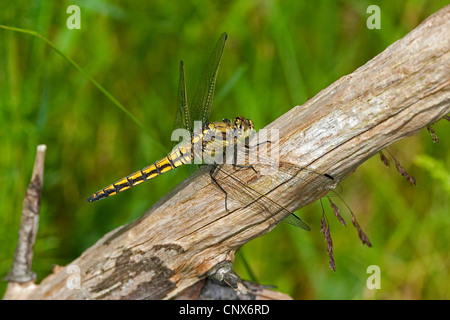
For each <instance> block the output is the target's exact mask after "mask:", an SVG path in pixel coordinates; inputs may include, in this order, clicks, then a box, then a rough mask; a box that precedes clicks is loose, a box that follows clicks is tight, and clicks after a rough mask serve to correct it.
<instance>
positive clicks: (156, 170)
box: [87, 146, 192, 202]
mask: <svg viewBox="0 0 450 320" xmlns="http://www.w3.org/2000/svg"><path fill="white" fill-rule="evenodd" d="M191 160H192V156H191V147H190V146H189V147H187V146H181V147H178V148H177V149H175V150H174V151H172V152H171V153H170V154H169V155H168V156H166V157H164V158H162V159H161V160H159V161H156V162H155V163H153V164H151V165H149V166H147V167H145V168H144V169H142V170H139V171H137V172H135V173H133V174H130V175H129V176H127V177H125V178H122V179H120V180H119V181H117V182H115V183H113V184H110V185H109V186H107V187H106V188H103V189H102V190H100V191H97V192H96V193H94V194H93V195H91V196H90V197H89V198H88V199H87V201H89V202H93V201H97V200H100V199H103V198H107V197H109V196H112V195H115V194H117V193H119V192H122V191H124V190H127V189H129V188H131V187H134V186H136V185H138V184H140V183H142V182H144V181H147V180H150V179H153V178H155V177H157V176H159V175H160V174H163V173H165V172H168V171H170V170H172V169H175V168H178V167H179V166H182V165H184V164H186V163H190V162H191Z"/></svg>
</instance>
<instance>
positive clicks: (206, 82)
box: [190, 33, 227, 127]
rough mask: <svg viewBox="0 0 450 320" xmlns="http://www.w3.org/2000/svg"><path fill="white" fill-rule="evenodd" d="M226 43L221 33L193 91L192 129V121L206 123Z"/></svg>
mask: <svg viewBox="0 0 450 320" xmlns="http://www.w3.org/2000/svg"><path fill="white" fill-rule="evenodd" d="M226 41H227V34H226V33H223V34H222V35H221V37H220V39H219V41H217V44H216V47H215V48H214V51H213V52H212V54H211V57H210V58H209V61H208V64H207V65H206V68H205V71H204V72H203V75H202V78H201V80H200V83H199V85H198V87H197V91H195V94H194V98H193V99H192V104H191V118H190V121H191V127H193V121H196V120H201V121H202V123H206V122H207V121H208V118H209V114H210V113H211V107H212V103H213V98H214V88H215V86H216V79H217V72H218V70H219V65H220V60H221V59H222V54H223V50H224V48H225V43H226Z"/></svg>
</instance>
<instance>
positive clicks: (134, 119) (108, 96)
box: [0, 25, 166, 153]
mask: <svg viewBox="0 0 450 320" xmlns="http://www.w3.org/2000/svg"><path fill="white" fill-rule="evenodd" d="M0 29H5V30H11V31H15V32H20V33H25V34H29V35H31V36H34V37H37V38H39V39H41V40H43V41H44V42H45V43H47V44H48V45H49V46H50V47H51V48H52V49H53V50H55V51H56V52H57V53H58V54H59V55H60V56H61V57H63V58H64V59H65V60H66V61H67V62H69V64H70V65H71V66H72V67H74V68H75V69H77V70H78V71H79V72H80V73H81V74H82V75H83V76H85V77H86V78H87V79H88V80H89V81H90V82H91V83H92V84H93V85H94V86H95V87H97V89H98V90H100V91H101V92H102V93H103V94H104V95H105V96H106V97H107V98H108V99H109V100H111V101H112V103H114V104H115V105H116V106H117V107H118V108H119V109H120V110H122V111H123V112H124V113H125V114H126V115H127V116H128V117H129V118H130V119H131V120H133V122H134V123H136V124H137V125H138V126H139V127H140V128H141V129H142V130H143V131H144V132H145V133H146V134H147V135H148V136H149V137H150V139H151V140H152V142H153V143H154V144H155V145H156V146H157V147H158V148H159V149H160V150H161V151H162V152H164V153H165V152H166V147H164V146H163V145H162V144H161V143H160V142H159V141H158V140H156V139H155V138H153V136H152V134H151V133H150V132H149V131H148V130H147V128H146V127H145V126H144V125H143V124H142V122H140V121H139V120H138V119H137V118H136V117H135V116H134V115H133V114H132V113H131V112H130V111H128V109H127V108H125V107H124V106H123V105H122V104H121V103H120V102H119V101H117V99H116V98H114V96H113V95H112V94H111V93H109V92H108V90H106V89H105V88H104V87H103V86H102V85H101V84H100V83H98V82H97V81H96V80H95V79H94V78H92V76H91V75H90V74H89V73H87V72H86V71H84V69H83V68H81V67H80V66H79V65H78V64H77V63H76V62H75V61H73V60H72V59H71V58H70V57H68V56H66V55H65V54H64V53H63V52H62V51H61V50H59V49H58V48H57V47H56V46H55V45H54V44H53V42H51V41H50V40H48V39H47V38H46V37H44V36H43V35H41V34H40V33H37V32H36V31H33V30H27V29H22V28H16V27H10V26H4V25H0Z"/></svg>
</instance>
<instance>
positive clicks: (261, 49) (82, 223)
mask: <svg viewBox="0 0 450 320" xmlns="http://www.w3.org/2000/svg"><path fill="white" fill-rule="evenodd" d="M446 3H447V1H445V0H442V1H420V0H410V1H370V2H369V1H343V0H341V1H269V0H267V1H199V0H198V1H99V0H89V1H87V0H85V1H73V2H72V1H58V2H56V1H38V0H34V1H29V0H27V1H25V0H18V1H10V2H5V3H3V4H2V10H1V11H0V24H3V25H9V26H15V27H21V28H26V29H31V30H35V31H37V32H39V33H41V34H42V35H44V36H46V37H48V38H49V39H50V40H51V41H52V42H54V43H55V45H56V46H57V47H58V48H59V49H60V50H61V51H62V52H64V54H66V55H67V56H68V57H71V58H72V59H74V61H76V62H77V63H78V64H79V65H80V66H81V67H82V68H84V69H85V70H86V71H87V72H88V73H89V74H90V75H91V76H92V77H94V78H95V79H96V80H97V81H98V82H99V83H101V84H102V85H103V86H104V87H105V88H106V89H107V90H109V91H110V92H111V93H112V94H113V96H114V97H116V98H117V99H118V100H119V101H120V102H121V103H122V104H123V105H124V106H126V108H128V110H130V112H132V113H133V114H134V115H135V116H136V118H137V119H139V121H141V122H142V124H143V125H144V127H145V130H143V129H142V128H141V127H139V125H137V123H136V122H134V121H132V120H131V119H130V118H129V117H127V116H126V115H125V114H124V113H123V112H122V111H121V110H120V109H118V108H117V107H116V106H115V105H114V104H113V103H112V102H111V101H110V100H109V99H107V98H106V97H105V96H104V95H103V94H102V93H101V92H100V91H99V90H98V89H97V88H95V87H94V86H93V85H92V83H90V82H89V81H87V79H86V78H85V77H83V76H82V75H81V74H80V72H78V71H77V70H75V69H74V68H73V67H72V66H70V65H69V64H68V63H67V61H65V60H64V59H62V58H61V56H59V55H58V54H56V53H55V51H54V50H52V49H51V48H50V47H49V46H47V45H46V44H45V43H44V42H43V41H41V40H40V39H37V38H36V37H31V36H29V35H24V34H20V33H17V32H12V31H7V30H2V29H0V137H1V143H0V276H1V277H4V276H5V275H6V274H7V272H8V269H9V267H10V265H11V262H12V258H13V253H14V249H15V246H16V243H17V231H18V228H19V222H20V213H21V207H22V201H23V197H24V194H25V191H26V188H27V185H28V183H29V179H30V175H31V171H32V167H33V161H34V156H35V152H36V146H37V145H38V144H41V143H44V144H46V145H47V147H48V149H47V154H46V163H45V181H44V190H43V198H42V206H41V215H40V223H39V233H38V236H37V240H36V245H35V249H34V260H33V270H34V271H36V272H37V274H38V281H40V280H42V279H43V278H44V277H45V276H46V275H47V274H49V273H50V272H51V269H52V266H53V265H54V264H58V265H66V264H68V263H70V262H71V261H72V260H73V259H75V258H76V257H78V256H79V255H80V254H81V253H82V252H83V251H84V250H86V249H87V248H88V247H89V246H91V245H92V244H93V243H94V242H95V241H96V240H98V239H99V238H100V237H101V236H102V235H103V234H105V233H106V232H108V231H110V230H112V229H114V228H116V227H118V226H120V225H123V224H126V223H129V222H131V221H133V220H134V219H136V218H138V217H139V216H141V215H142V214H143V213H144V212H145V211H146V209H148V208H149V207H150V206H151V205H152V204H153V203H154V202H155V201H157V200H158V199H159V198H160V197H161V196H163V195H164V194H166V193H167V192H168V191H169V190H171V189H172V188H173V187H174V186H175V185H176V184H177V183H179V182H180V181H182V180H183V179H185V178H186V177H187V176H188V175H189V173H190V172H189V169H184V168H179V169H177V170H173V171H172V172H170V173H167V174H165V175H163V176H161V177H158V179H154V180H152V181H150V182H147V183H145V184H143V185H140V186H139V187H136V188H134V189H133V190H132V191H126V192H124V193H121V194H120V195H118V196H114V197H111V198H109V199H108V200H104V201H101V202H98V203H87V202H86V201H85V199H86V198H87V197H88V196H89V195H90V194H91V193H93V192H95V191H97V190H98V189H100V188H102V187H104V186H106V185H107V184H109V183H111V182H114V181H116V180H117V179H118V178H121V177H122V176H125V175H127V174H130V173H132V172H134V171H136V170H137V169H140V168H142V167H144V166H146V165H148V164H150V163H151V162H153V161H155V160H156V159H159V158H160V157H162V156H163V155H164V152H166V151H168V150H169V148H170V146H171V143H170V134H171V131H172V125H173V122H174V117H175V110H176V93H177V85H178V64H179V60H180V59H183V60H184V62H185V67H186V77H187V87H188V96H190V97H192V95H193V92H194V90H195V88H196V86H197V84H198V81H199V79H200V76H201V73H202V71H203V68H204V66H205V64H206V61H207V59H208V57H209V54H210V52H211V50H212V48H213V47H214V44H215V43H216V41H217V39H218V37H219V35H220V34H221V33H222V32H224V31H226V32H228V35H229V40H228V44H227V47H226V49H225V53H224V57H223V61H222V64H221V68H220V72H219V77H218V81H217V87H216V98H215V103H214V107H213V111H212V114H211V120H219V119H222V118H224V117H225V118H233V117H235V116H236V115H242V116H245V117H248V118H251V119H252V120H253V121H254V122H255V124H256V126H257V127H258V128H262V127H264V126H265V125H266V124H268V123H270V122H271V121H273V120H274V119H276V118H277V117H278V116H280V115H281V114H283V113H285V112H286V111H288V110H289V109H290V108H292V107H293V106H295V105H300V104H302V103H304V102H305V101H306V100H307V99H308V98H311V97H313V96H314V95H315V94H316V93H318V92H319V91H320V90H322V89H324V88H326V87H327V86H328V85H330V84H331V83H333V82H334V81H335V80H337V79H339V78H340V77H342V76H344V75H346V74H349V73H351V72H352V71H354V70H355V69H356V68H358V67H359V66H361V65H363V64H364V63H366V62H367V61H368V60H370V59H371V58H373V57H374V56H376V55H377V54H378V53H380V52H381V51H383V50H384V49H385V48H386V47H387V46H389V45H390V44H392V43H393V42H395V41H396V40H398V39H400V38H401V37H403V36H404V35H406V34H407V33H408V32H409V31H410V30H412V29H413V28H415V27H416V26H417V25H418V24H419V23H420V22H421V21H423V20H424V19H425V18H426V17H428V16H429V15H431V14H432V13H434V12H436V11H437V10H439V9H441V8H442V7H444V6H445V5H446ZM70 4H78V5H79V6H80V8H81V30H69V29H68V28H67V27H66V20H67V18H68V17H69V15H68V14H67V13H66V9H67V7H68V6H69V5H70ZM371 4H378V5H379V6H380V8H381V29H380V30H369V29H367V27H366V19H367V18H368V17H369V15H368V14H367V13H366V8H367V7H368V6H369V5H371ZM435 129H436V132H437V134H438V136H439V138H440V140H441V141H440V143H438V144H436V143H433V141H432V139H431V137H430V135H429V133H428V132H427V131H426V130H425V129H424V130H422V131H421V132H419V133H418V134H417V135H415V136H413V137H410V138H407V139H403V140H402V141H399V142H397V143H395V144H394V145H392V146H391V147H390V148H389V149H390V150H391V152H392V153H394V154H395V155H396V157H397V158H398V159H399V161H400V162H401V164H402V165H403V166H404V167H405V169H406V170H407V171H408V172H409V173H410V174H411V175H413V176H414V177H415V178H416V180H417V187H411V186H410V185H409V184H408V183H407V182H406V180H405V179H404V178H403V177H401V176H400V175H399V174H397V172H396V171H395V169H394V168H393V167H391V168H386V167H384V165H383V164H382V163H381V162H380V161H379V159H378V157H375V158H373V159H370V160H369V161H367V162H366V163H364V164H363V165H362V166H360V167H359V168H358V170H357V171H356V173H354V174H353V175H352V176H351V177H349V178H348V179H347V180H345V181H344V182H342V186H343V187H342V189H343V191H342V196H343V197H344V198H345V199H346V201H347V202H348V203H349V204H350V206H351V207H352V209H353V211H354V212H355V214H356V215H357V217H358V220H359V223H360V224H361V226H362V227H363V229H364V230H365V231H366V233H367V235H368V236H369V238H370V240H371V241H372V244H373V248H367V247H365V246H363V245H362V244H361V243H360V242H359V240H358V237H357V233H356V231H355V230H354V229H353V227H352V226H351V225H350V216H349V214H348V212H346V210H345V207H344V205H343V204H342V203H340V202H339V201H338V200H337V199H336V201H335V202H336V203H337V204H338V206H339V207H340V208H341V212H342V214H343V216H344V218H345V219H346V221H347V224H348V225H349V226H348V227H347V228H345V227H343V226H341V225H340V224H339V222H338V221H337V220H336V219H334V217H333V214H332V213H331V211H330V210H328V209H327V212H328V217H329V220H330V224H331V235H332V238H333V243H334V257H335V260H336V272H332V271H331V269H330V268H329V266H328V256H327V253H326V243H325V242H324V239H323V236H322V234H321V233H320V217H321V209H320V204H319V203H315V204H312V205H310V206H309V207H307V208H303V209H302V210H301V211H300V213H299V214H300V215H301V217H302V218H303V219H304V220H305V221H306V222H307V223H308V224H309V225H310V226H311V227H312V231H311V232H304V231H302V230H297V229H295V228H293V227H291V226H289V225H285V224H282V225H280V226H278V227H277V228H275V229H274V230H273V231H272V232H270V233H269V234H267V235H265V236H263V237H260V238H258V239H255V240H253V241H251V242H250V243H248V244H246V245H245V246H244V247H243V248H242V253H243V255H244V257H245V259H246V261H247V263H248V264H249V266H250V268H251V270H252V272H253V274H254V276H255V278H256V279H257V281H258V282H260V283H263V284H268V285H275V286H277V287H278V288H279V290H280V291H282V292H285V293H288V294H290V295H291V296H292V297H294V298H295V299H448V298H449V292H450V286H449V283H450V281H449V279H448V275H449V274H448V270H449V265H450V259H449V254H448V244H449V242H450V236H449V230H450V219H449V216H448V213H449V205H450V202H449V193H450V182H449V180H450V178H449V173H448V167H449V163H450V153H449V151H448V150H449V149H450V128H449V123H448V122H446V121H445V120H442V121H440V122H439V123H437V124H436V125H435ZM161 146H165V147H161ZM180 214H182V210H181V211H180ZM173 223H176V221H174V222H173ZM369 265H378V266H379V267H380V270H381V289H379V290H369V289H368V288H367V287H366V279H367V277H368V276H369V274H367V273H366V269H367V267H368V266H369ZM235 267H236V270H237V272H238V273H239V274H240V275H241V276H242V277H243V278H247V279H248V278H250V274H249V272H248V270H247V269H246V268H245V265H244V262H243V260H242V256H240V255H238V256H237V258H236V262H235ZM5 286H6V283H5V282H3V283H1V285H0V294H3V292H4V289H5Z"/></svg>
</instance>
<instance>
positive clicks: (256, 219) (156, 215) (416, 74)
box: [25, 6, 450, 299]
mask: <svg viewBox="0 0 450 320" xmlns="http://www.w3.org/2000/svg"><path fill="white" fill-rule="evenodd" d="M449 111H450V6H447V7H445V8H443V9H442V10H440V11H439V12H437V13H435V14H434V15H432V16H431V17H429V18H428V19H426V20H425V21H424V22H423V23H422V24H420V25H419V26H418V27H417V28H416V29H414V30H413V31H411V32H410V33H409V34H408V35H406V36H405V37H404V38H403V39H401V40H399V41H397V42H395V43H394V44H392V45H391V46H389V47H388V48H387V49H386V50H385V51H384V52H382V53H380V54H379V55H378V56H376V57H375V58H373V59H372V60H371V61H369V62H367V63H366V64H365V65H363V66H362V67H360V68H358V69H357V70H356V71H355V72H353V73H352V74H349V75H347V76H344V77H342V78H341V79H339V80H338V81H336V82H335V83H333V84H332V85H330V86H329V87H328V88H326V89H324V90H322V91H321V92H320V93H319V94H317V95H316V96H315V97H314V98H313V99H311V100H309V101H308V102H307V103H305V104H304V105H302V106H297V107H295V108H293V109H292V110H290V111H289V112H287V113H286V114H284V115H283V116H282V117H280V118H279V119H277V120H276V121H274V122H273V123H271V124H270V125H269V126H268V127H267V128H276V129H279V136H280V140H281V141H280V154H281V160H282V161H285V162H290V163H295V164H298V165H301V166H310V167H312V168H314V169H315V170H317V171H320V172H326V173H328V174H331V175H332V176H334V177H335V178H336V182H339V181H340V180H342V179H343V178H345V177H346V176H347V175H348V174H349V173H350V172H351V171H352V170H354V169H355V168H356V167H357V166H358V165H360V164H361V163H363V162H364V161H365V160H367V159H369V158H370V157H372V156H373V155H375V154H376V153H377V152H379V151H380V150H382V149H383V148H385V147H386V146H388V145H390V144H392V143H394V142H395V141H397V140H399V139H402V138H404V137H407V136H410V135H413V134H414V133H416V132H417V131H418V130H420V129H422V128H424V127H426V126H427V125H428V124H430V123H433V122H436V121H438V120H439V119H441V118H442V117H444V116H445V115H446V114H447V113H449ZM206 170H207V169H205V170H200V172H197V173H196V174H194V175H193V176H192V177H190V178H188V179H186V180H185V181H184V182H182V183H181V184H180V185H178V186H177V187H176V188H175V189H174V190H172V191H171V192H170V193H169V194H168V195H166V196H165V197H163V198H162V199H161V200H160V201H158V202H157V203H156V204H155V205H154V206H153V207H152V208H151V209H150V210H149V211H148V212H147V213H146V214H145V215H144V216H142V217H141V218H140V219H138V220H136V221H135V222H133V223H131V224H129V225H127V226H123V227H120V228H117V229H116V230H113V231H111V232H110V233H108V234H106V235H105V236H104V237H103V238H102V239H100V240H99V241H98V242H97V243H96V244H95V245H93V246H92V247H91V248H89V249H87V250H86V251H85V252H84V253H83V254H82V255H81V256H80V257H79V258H78V259H76V260H75V261H73V262H72V263H71V265H75V266H77V268H78V269H79V270H80V273H79V277H80V281H81V282H80V283H81V285H80V287H79V288H72V289H69V288H68V286H67V285H66V284H67V281H68V279H69V278H70V277H73V276H74V275H73V274H69V273H68V272H67V270H68V266H67V267H64V268H61V269H60V270H58V271H57V272H55V273H54V274H51V275H50V276H48V277H47V278H45V279H44V280H43V281H42V283H41V284H40V285H39V286H37V287H36V288H35V289H34V290H32V291H30V292H28V294H27V295H26V296H25V297H26V298H29V299H42V298H45V299H168V298H173V297H176V296H177V295H178V294H179V293H181V292H182V291H183V290H185V289H186V288H188V287H190V286H192V285H194V284H195V283H196V282H198V281H199V280H201V279H202V278H204V277H205V276H206V274H207V272H208V270H210V269H211V268H212V267H213V266H215V265H216V264H218V263H219V262H222V261H224V260H230V261H232V260H233V259H234V253H235V251H236V250H237V249H238V248H239V247H240V246H241V245H243V244H244V243H246V242H248V241H250V240H251V239H253V238H255V237H258V236H261V235H263V234H265V233H267V232H269V231H270V230H271V229H272V228H273V227H275V226H276V225H277V224H278V223H279V222H280V221H281V220H282V219H283V218H285V216H286V214H285V213H283V212H280V213H278V214H274V215H272V216H268V215H267V214H264V213H263V212H262V211H263V210H261V208H257V207H256V206H251V205H250V206H246V207H241V208H238V209H235V210H231V211H230V212H226V211H225V208H224V195H223V193H222V192H221V191H220V190H218V188H217V187H216V186H215V185H214V184H213V183H212V182H211V179H210V177H209V175H208V173H207V172H206ZM250 174H251V172H248V170H247V171H245V170H243V172H242V174H240V175H239V177H240V178H241V179H243V180H246V179H247V178H248V177H249V175H250ZM261 179H265V181H264V183H267V184H268V185H269V186H268V189H267V190H266V191H267V192H268V191H270V190H272V189H273V190H272V191H270V194H269V196H270V197H271V198H272V199H276V200H277V201H278V202H279V203H280V204H282V205H284V206H285V207H287V208H288V209H290V210H295V209H298V208H300V207H302V206H304V205H306V204H308V203H310V202H312V201H314V200H315V199H317V198H319V197H321V196H323V195H324V194H325V193H326V192H327V191H328V189H330V188H332V187H333V185H332V184H328V185H322V184H319V182H318V181H317V180H318V179H317V177H315V176H313V175H307V174H305V175H303V174H301V175H299V176H295V177H293V178H292V179H289V180H288V181H284V182H283V183H282V184H280V183H279V181H277V178H276V177H275V178H270V179H269V178H267V177H261ZM205 195H208V197H205Z"/></svg>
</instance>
